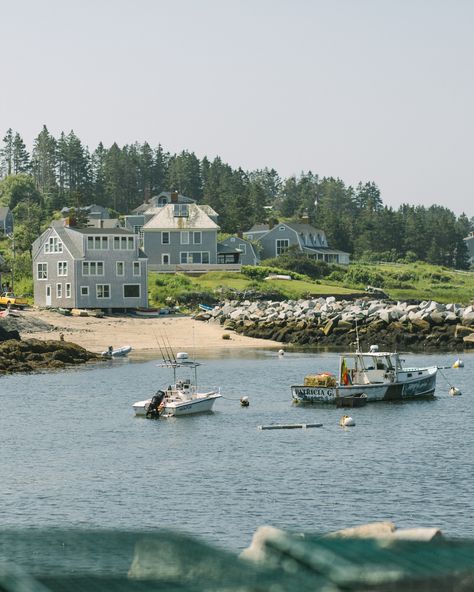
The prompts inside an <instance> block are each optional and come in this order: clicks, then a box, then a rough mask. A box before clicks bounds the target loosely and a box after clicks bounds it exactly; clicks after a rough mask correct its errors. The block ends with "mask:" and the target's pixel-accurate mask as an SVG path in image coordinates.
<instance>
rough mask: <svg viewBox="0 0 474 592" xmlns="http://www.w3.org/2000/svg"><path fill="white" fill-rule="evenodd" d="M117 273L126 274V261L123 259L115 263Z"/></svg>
mask: <svg viewBox="0 0 474 592" xmlns="http://www.w3.org/2000/svg"><path fill="white" fill-rule="evenodd" d="M115 275H118V276H124V275H125V263H124V262H123V261H116V263H115Z"/></svg>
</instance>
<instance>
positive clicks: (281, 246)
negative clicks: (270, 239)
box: [276, 238, 290, 256]
mask: <svg viewBox="0 0 474 592" xmlns="http://www.w3.org/2000/svg"><path fill="white" fill-rule="evenodd" d="M289 247H290V239H288V238H278V239H277V240H276V254H277V256H278V255H281V254H282V253H284V252H285V251H288V249H289Z"/></svg>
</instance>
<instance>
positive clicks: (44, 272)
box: [36, 263, 48, 280]
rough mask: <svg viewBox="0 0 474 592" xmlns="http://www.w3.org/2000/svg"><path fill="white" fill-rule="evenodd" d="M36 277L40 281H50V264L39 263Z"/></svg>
mask: <svg viewBox="0 0 474 592" xmlns="http://www.w3.org/2000/svg"><path fill="white" fill-rule="evenodd" d="M36 277H37V279H39V280H47V279H48V264H47V263H38V264H37V267H36Z"/></svg>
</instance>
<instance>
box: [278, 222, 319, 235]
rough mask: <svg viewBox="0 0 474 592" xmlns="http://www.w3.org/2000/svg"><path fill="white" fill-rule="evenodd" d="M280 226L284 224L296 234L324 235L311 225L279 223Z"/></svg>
mask: <svg viewBox="0 0 474 592" xmlns="http://www.w3.org/2000/svg"><path fill="white" fill-rule="evenodd" d="M282 224H285V225H286V226H288V228H291V229H292V230H294V231H295V232H297V233H298V234H317V233H318V232H319V233H322V234H324V230H319V229H318V228H315V227H314V226H311V224H304V223H300V222H281V223H280V226H281V225H282Z"/></svg>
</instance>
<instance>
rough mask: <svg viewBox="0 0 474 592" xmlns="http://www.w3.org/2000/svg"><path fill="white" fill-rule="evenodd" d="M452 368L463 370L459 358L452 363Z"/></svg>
mask: <svg viewBox="0 0 474 592" xmlns="http://www.w3.org/2000/svg"><path fill="white" fill-rule="evenodd" d="M453 368H464V362H463V361H462V360H460V359H459V358H458V359H457V360H456V361H455V362H454V364H453Z"/></svg>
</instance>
